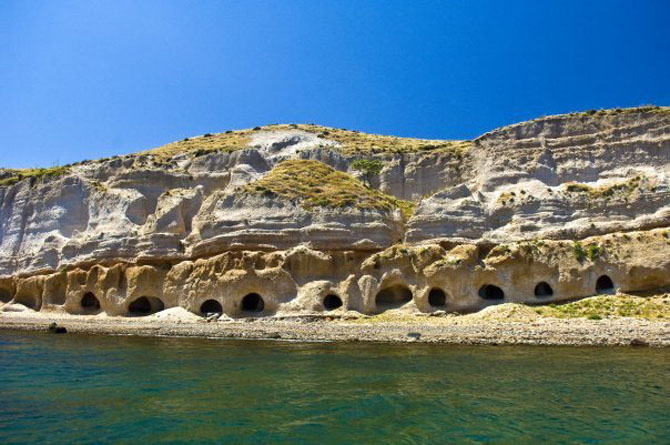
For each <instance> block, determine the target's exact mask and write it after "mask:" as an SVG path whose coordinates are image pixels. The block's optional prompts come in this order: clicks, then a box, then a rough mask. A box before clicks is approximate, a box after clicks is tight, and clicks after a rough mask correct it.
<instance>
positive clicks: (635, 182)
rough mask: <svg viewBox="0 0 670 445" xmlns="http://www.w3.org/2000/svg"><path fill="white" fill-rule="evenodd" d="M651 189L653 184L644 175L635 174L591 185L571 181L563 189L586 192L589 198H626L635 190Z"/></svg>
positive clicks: (570, 191) (572, 191)
mask: <svg viewBox="0 0 670 445" xmlns="http://www.w3.org/2000/svg"><path fill="white" fill-rule="evenodd" d="M644 189H648V190H653V189H654V185H653V184H651V183H650V181H649V179H647V178H646V177H644V176H641V175H637V176H634V177H632V178H630V179H627V180H625V181H621V182H617V183H614V184H606V185H602V186H599V187H592V186H590V185H586V184H579V183H576V182H571V183H568V184H566V186H565V190H566V191H567V192H569V193H580V194H587V195H588V197H589V198H590V199H599V198H600V199H609V198H615V197H620V198H624V199H626V198H628V196H630V195H631V194H632V193H633V192H635V191H636V190H644Z"/></svg>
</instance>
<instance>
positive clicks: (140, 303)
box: [128, 297, 165, 316]
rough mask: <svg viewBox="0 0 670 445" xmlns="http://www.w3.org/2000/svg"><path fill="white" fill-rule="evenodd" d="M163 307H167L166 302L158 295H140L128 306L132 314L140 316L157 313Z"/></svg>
mask: <svg viewBox="0 0 670 445" xmlns="http://www.w3.org/2000/svg"><path fill="white" fill-rule="evenodd" d="M163 309H165V304H164V303H163V301H162V300H161V299H160V298H156V297H140V298H138V299H136V300H135V301H133V302H132V303H130V305H129V306H128V312H129V313H130V315H139V316H143V315H150V314H155V313H156V312H160V311H162V310H163Z"/></svg>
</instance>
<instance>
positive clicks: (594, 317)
mask: <svg viewBox="0 0 670 445" xmlns="http://www.w3.org/2000/svg"><path fill="white" fill-rule="evenodd" d="M586 318H587V319H589V320H602V319H603V317H601V316H600V315H598V314H591V315H589V316H588V317H586Z"/></svg>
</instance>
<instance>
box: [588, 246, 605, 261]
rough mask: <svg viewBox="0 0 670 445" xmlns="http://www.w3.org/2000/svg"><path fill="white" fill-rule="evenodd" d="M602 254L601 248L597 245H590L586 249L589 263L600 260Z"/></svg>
mask: <svg viewBox="0 0 670 445" xmlns="http://www.w3.org/2000/svg"><path fill="white" fill-rule="evenodd" d="M602 253H603V251H602V248H601V247H600V246H599V245H598V244H591V245H590V246H589V247H587V248H586V254H587V255H588V257H589V259H590V260H591V261H595V260H596V259H598V258H600V256H601V255H602Z"/></svg>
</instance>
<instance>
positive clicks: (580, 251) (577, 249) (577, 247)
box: [572, 241, 587, 263]
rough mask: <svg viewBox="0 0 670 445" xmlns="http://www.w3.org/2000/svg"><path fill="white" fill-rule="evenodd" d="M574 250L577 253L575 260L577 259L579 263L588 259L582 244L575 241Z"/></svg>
mask: <svg viewBox="0 0 670 445" xmlns="http://www.w3.org/2000/svg"><path fill="white" fill-rule="evenodd" d="M572 250H573V252H574V253H575V258H577V261H579V262H580V263H581V262H582V261H584V260H585V259H586V256H587V254H586V250H584V246H582V243H581V242H579V241H573V243H572Z"/></svg>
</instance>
